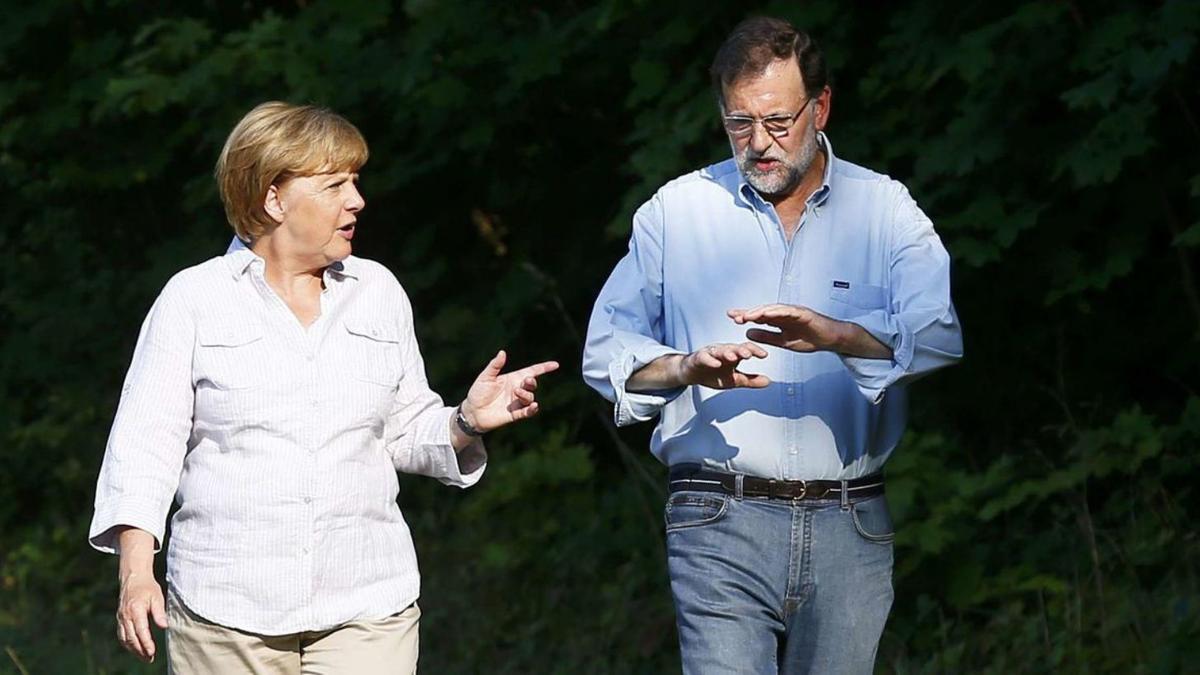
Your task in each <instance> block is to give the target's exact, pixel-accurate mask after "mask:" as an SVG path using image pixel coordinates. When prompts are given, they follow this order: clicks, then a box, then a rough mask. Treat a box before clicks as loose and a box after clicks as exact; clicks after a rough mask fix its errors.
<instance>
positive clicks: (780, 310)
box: [726, 303, 811, 325]
mask: <svg viewBox="0 0 1200 675" xmlns="http://www.w3.org/2000/svg"><path fill="white" fill-rule="evenodd" d="M726 313H727V314H728V315H729V318H731V319H733V321H734V323H737V324H739V325H740V324H744V323H766V324H771V325H779V324H781V323H791V322H796V321H799V322H807V321H808V320H809V317H810V316H811V310H810V309H808V308H807V307H800V306H798V305H783V304H778V303H776V304H771V305H759V306H758V307H753V308H751V309H731V310H729V311H728V312H726Z"/></svg>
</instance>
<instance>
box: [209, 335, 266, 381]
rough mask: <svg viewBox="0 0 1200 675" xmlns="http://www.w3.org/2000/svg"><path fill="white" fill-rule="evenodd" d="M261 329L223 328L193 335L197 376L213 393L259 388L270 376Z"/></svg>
mask: <svg viewBox="0 0 1200 675" xmlns="http://www.w3.org/2000/svg"><path fill="white" fill-rule="evenodd" d="M263 338H264V332H263V328H262V326H259V325H256V324H234V323H230V324H224V325H217V326H201V327H200V328H199V330H198V331H197V335H196V342H197V343H198V344H199V348H198V350H197V354H196V362H197V363H196V365H197V376H198V379H199V380H207V381H209V382H211V383H212V385H213V386H214V387H216V388H217V389H223V390H227V391H234V390H238V389H253V388H255V387H259V386H262V385H263V384H264V383H265V382H266V381H267V378H268V377H269V374H270V372H271V367H270V364H269V363H268V358H267V357H268V356H269V354H268V353H267V351H266V345H265V344H264V342H265V341H264V340H263Z"/></svg>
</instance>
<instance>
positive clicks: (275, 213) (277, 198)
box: [263, 185, 284, 223]
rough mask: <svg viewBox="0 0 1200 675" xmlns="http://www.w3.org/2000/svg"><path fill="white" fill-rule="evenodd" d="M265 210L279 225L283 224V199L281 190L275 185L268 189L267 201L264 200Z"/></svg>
mask: <svg viewBox="0 0 1200 675" xmlns="http://www.w3.org/2000/svg"><path fill="white" fill-rule="evenodd" d="M263 210H264V211H266V212H267V215H268V216H270V217H271V220H274V221H275V222H277V223H282V222H283V213H284V208H283V198H282V197H281V195H280V194H279V188H278V187H277V186H275V185H272V186H271V187H269V188H267V196H266V199H264V200H263Z"/></svg>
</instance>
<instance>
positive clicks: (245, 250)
mask: <svg viewBox="0 0 1200 675" xmlns="http://www.w3.org/2000/svg"><path fill="white" fill-rule="evenodd" d="M256 260H257V261H259V262H260V263H262V264H264V265H265V264H266V261H264V260H263V259H262V257H261V256H259V255H258V254H257V253H255V252H254V251H251V250H250V247H249V246H247V245H246V242H244V241H242V240H241V239H240V238H238V237H234V238H233V240H232V241H230V242H229V247H228V248H226V249H225V263H226V264H227V265H228V266H229V273H230V274H231V275H233V278H234V279H237V278H238V277H240V276H242V275H243V274H245V273H246V270H247V269H249V267H250V265H252V264H254V262H255V261H256ZM356 270H357V261H356V260H355V258H354V256H350V257H348V258H346V259H345V260H339V261H337V262H334V263H331V264H330V265H329V267H326V268H325V271H326V272H332V273H333V274H335V275H337V276H340V277H352V278H354V279H357V278H358V274H357V273H356Z"/></svg>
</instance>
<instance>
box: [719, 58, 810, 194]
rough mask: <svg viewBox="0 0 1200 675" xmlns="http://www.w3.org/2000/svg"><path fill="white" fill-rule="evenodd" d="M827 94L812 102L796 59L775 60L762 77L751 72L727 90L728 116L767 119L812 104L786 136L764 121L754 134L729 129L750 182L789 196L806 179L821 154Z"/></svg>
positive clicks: (766, 191) (767, 191) (731, 142)
mask: <svg viewBox="0 0 1200 675" xmlns="http://www.w3.org/2000/svg"><path fill="white" fill-rule="evenodd" d="M826 98H827V95H826V94H822V95H821V96H820V97H819V98H818V99H816V100H813V101H811V102H809V101H808V98H807V93H806V91H805V89H804V80H803V79H802V78H801V76H800V67H799V65H798V64H797V63H796V60H795V59H794V58H792V59H788V60H778V61H774V62H772V63H771V64H770V65H769V66H767V68H766V69H765V70H764V71H763V72H762V73H760V74H759V75H757V76H752V77H746V78H743V79H741V80H738V81H737V82H735V83H733V85H731V86H730V87H729V88H728V89H726V90H725V105H724V108H725V110H724V113H725V115H736V116H744V117H753V118H757V119H763V118H768V117H787V116H789V115H793V114H795V112H796V111H797V110H800V108H801V106H804V105H805V103H808V106H807V107H805V108H804V112H803V113H802V114H801V115H800V116H799V117H798V118H796V119H795V121H794V122H793V123H792V126H791V127H790V128H789V129H788V130H787V131H786V132H785V133H784V134H783V135H781V136H778V137H776V136H773V135H771V134H770V133H768V132H767V130H766V129H765V128H764V127H763V125H762V124H754V125H753V126H752V127H751V128H750V133H749V134H747V135H745V136H737V135H735V134H732V133H729V130H728V128H727V129H726V134H727V135H728V136H729V145H730V147H731V148H732V149H733V156H734V159H735V160H736V161H737V164H738V168H740V169H741V171H742V175H744V176H745V177H746V182H748V183H750V186H751V187H753V188H754V189H755V190H757V191H758V192H759V194H761V195H763V196H764V197H779V198H782V197H787V196H788V195H790V194H791V193H792V192H793V191H794V190H795V189H796V188H797V187H799V185H800V182H801V181H802V180H803V179H804V174H805V173H806V172H807V171H808V169H809V167H810V166H812V163H813V159H815V158H816V155H817V149H818V146H817V129H818V128H823V127H824V126H825V124H824V120H823V119H818V118H819V110H820V109H821V107H822V106H823V105H824V103H825V101H824V99H826Z"/></svg>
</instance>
